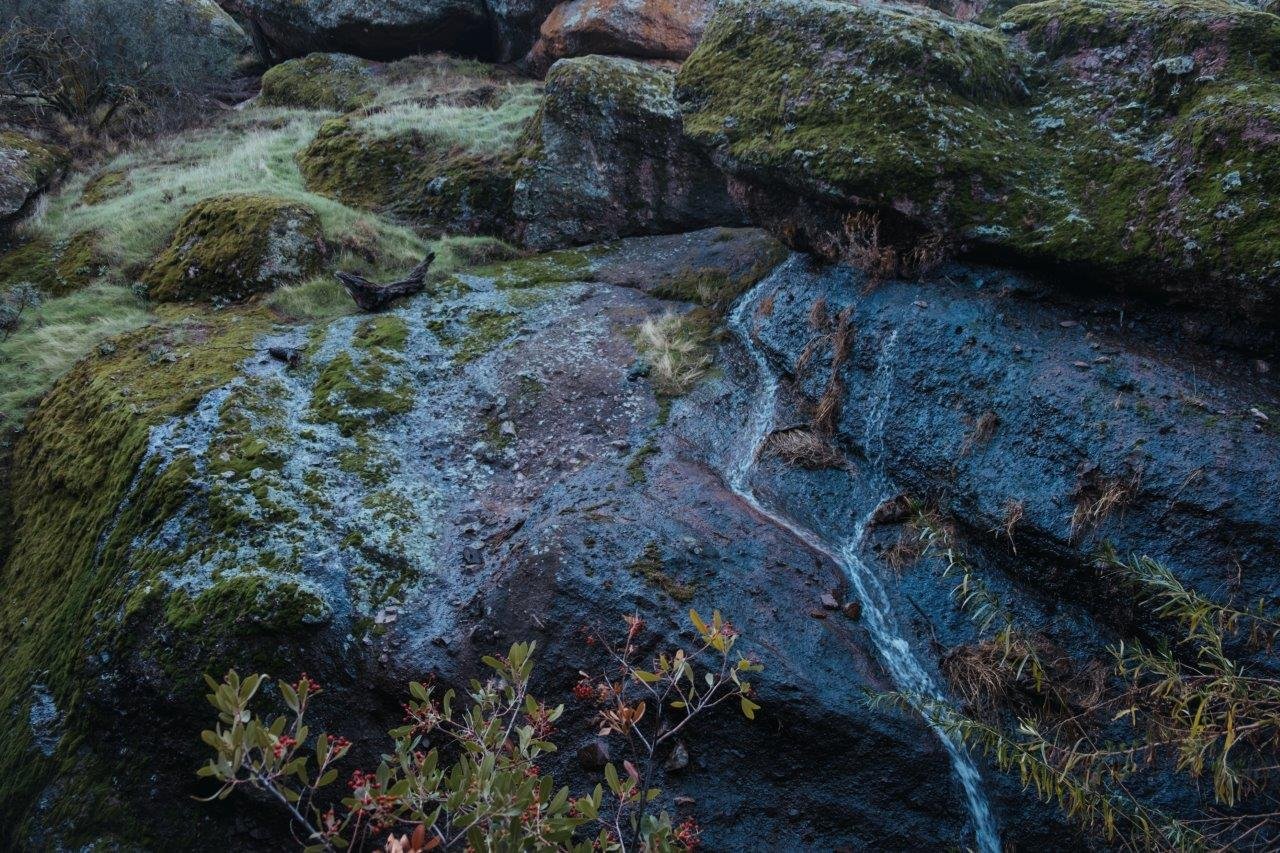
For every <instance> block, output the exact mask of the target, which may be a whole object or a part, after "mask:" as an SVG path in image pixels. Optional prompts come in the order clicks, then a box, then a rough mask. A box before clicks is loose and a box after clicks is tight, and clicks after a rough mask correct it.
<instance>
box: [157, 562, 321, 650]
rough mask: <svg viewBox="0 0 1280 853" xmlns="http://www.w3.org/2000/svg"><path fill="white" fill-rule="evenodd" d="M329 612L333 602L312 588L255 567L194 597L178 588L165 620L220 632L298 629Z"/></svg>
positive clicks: (197, 631) (222, 634) (201, 630)
mask: <svg viewBox="0 0 1280 853" xmlns="http://www.w3.org/2000/svg"><path fill="white" fill-rule="evenodd" d="M331 617H332V613H331V611H330V609H329V605H328V604H326V603H325V601H324V599H323V598H320V597H319V596H318V595H316V594H315V593H314V592H312V591H310V590H307V589H304V588H302V587H300V586H299V585H298V584H297V583H294V582H293V581H289V580H281V579H279V578H277V577H275V576H273V575H268V574H260V573H256V572H246V573H244V574H238V575H234V576H233V577H230V578H228V579H226V580H222V581H217V582H215V583H214V584H213V585H212V586H211V587H209V588H208V589H205V590H203V591H201V592H200V593H199V594H197V595H196V596H195V598H192V597H191V596H190V595H189V594H188V593H187V591H186V590H184V589H177V590H174V591H173V592H172V593H171V594H170V595H169V599H168V601H167V603H166V604H165V620H166V622H167V623H168V624H169V625H170V626H171V627H173V628H176V629H177V630H179V631H183V632H186V633H195V634H208V635H212V636H217V637H231V636H235V635H236V634H240V633H245V632H256V633H270V634H281V633H288V632H296V631H297V630H298V629H300V628H305V627H310V626H314V625H319V624H322V623H324V622H327V621H328V620H329V619H330V618H331Z"/></svg>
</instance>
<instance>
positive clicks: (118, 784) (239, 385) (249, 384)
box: [0, 231, 1032, 850]
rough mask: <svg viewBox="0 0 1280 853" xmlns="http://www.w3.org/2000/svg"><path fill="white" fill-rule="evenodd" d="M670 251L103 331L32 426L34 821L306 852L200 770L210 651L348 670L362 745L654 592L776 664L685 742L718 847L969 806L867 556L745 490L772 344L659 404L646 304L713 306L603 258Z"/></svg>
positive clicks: (346, 700)
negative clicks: (914, 697)
mask: <svg viewBox="0 0 1280 853" xmlns="http://www.w3.org/2000/svg"><path fill="white" fill-rule="evenodd" d="M724 236H725V235H722V234H720V233H719V232H714V231H712V232H707V233H706V234H705V235H702V238H701V239H703V240H708V241H711V242H713V243H714V242H724V239H723V238H724ZM729 236H730V237H731V238H736V237H735V235H729ZM646 246H647V247H648V248H646ZM667 248H669V246H668V245H667V244H666V243H665V242H662V241H649V242H648V243H646V244H642V245H639V246H634V245H632V246H617V247H608V248H602V249H596V250H593V251H590V252H585V251H581V250H574V251H566V252H562V253H558V254H557V255H554V256H551V257H545V258H535V259H525V260H520V261H516V262H514V263H512V264H508V265H505V266H502V267H496V268H491V269H486V270H480V271H474V272H472V273H467V274H459V275H458V276H457V277H456V278H455V279H453V280H449V281H443V282H440V283H439V287H438V288H436V291H435V292H434V293H429V294H424V295H423V296H421V297H419V298H417V299H415V300H413V301H411V302H409V303H408V304H406V305H404V306H402V307H401V308H398V309H395V310H393V311H392V312H390V313H389V314H385V315H382V316H380V317H378V318H373V319H369V318H365V317H349V318H344V319H341V320H338V321H336V322H334V323H332V324H329V325H327V326H322V327H317V328H314V329H293V330H285V331H281V330H279V329H276V330H274V331H269V332H268V333H267V334H265V335H264V334H263V333H264V331H267V330H270V329H271V321H270V318H269V317H264V316H262V315H261V314H259V313H255V312H253V311H250V310H246V309H243V308H232V309H229V310H228V311H224V312H211V316H210V317H209V318H207V319H203V320H202V319H200V318H199V317H193V318H191V319H190V320H188V321H187V322H188V323H190V324H192V328H181V329H174V328H158V329H157V328H153V329H148V330H145V331H142V332H138V333H136V334H135V335H133V336H131V337H129V338H126V339H124V340H122V341H120V342H119V346H117V347H116V348H115V349H114V351H112V352H109V353H104V354H101V355H98V356H95V357H94V358H91V359H89V360H87V361H86V362H83V363H82V364H81V365H80V366H79V367H78V368H77V369H76V372H75V374H74V375H73V376H71V377H68V379H66V380H65V381H64V382H62V383H61V384H60V385H59V387H58V388H57V389H56V390H55V391H54V392H53V393H52V394H51V395H50V397H49V398H48V399H47V400H46V401H45V403H44V404H43V405H42V406H41V407H40V410H39V411H38V412H37V413H36V414H35V416H34V418H33V419H32V422H31V425H30V428H29V429H28V431H27V433H26V434H25V435H24V437H23V439H22V443H21V446H20V447H19V449H18V452H17V454H16V465H15V476H14V482H15V490H14V494H15V513H16V517H17V518H18V519H19V521H20V525H19V527H18V530H19V536H18V538H17V540H16V541H15V544H14V548H13V551H12V556H11V557H10V560H9V562H8V563H7V565H6V566H5V567H4V570H3V580H4V583H5V589H6V596H5V598H4V601H3V604H0V606H2V607H3V608H4V609H3V611H0V613H2V615H3V619H2V621H0V629H2V630H3V634H2V635H0V636H2V637H3V639H4V641H5V644H6V648H8V649H9V653H8V654H7V655H6V665H5V666H4V667H3V668H0V689H2V690H3V693H0V700H2V701H3V703H4V704H3V707H4V713H5V715H6V719H11V720H13V721H14V729H15V730H14V732H13V733H12V736H11V737H9V738H6V739H5V742H4V744H3V745H2V748H0V761H2V762H3V765H0V766H2V767H3V768H4V769H5V770H6V771H7V772H5V773H3V774H0V780H4V781H0V796H2V797H3V805H4V808H5V813H6V814H7V815H8V816H9V817H10V819H9V820H7V821H6V825H5V830H6V832H8V833H11V835H9V836H7V837H6V838H5V841H7V842H10V843H12V842H15V841H16V842H17V843H18V844H19V845H20V846H26V847H32V848H46V847H49V846H56V844H63V845H68V846H70V845H73V844H74V845H87V844H90V843H91V842H95V841H96V842H98V843H99V844H106V845H108V846H109V843H110V842H112V841H119V840H127V841H129V842H131V843H135V844H139V845H142V846H146V845H147V842H148V839H169V838H174V837H179V835H180V836H181V837H184V838H187V839H189V845H190V846H191V847H192V848H193V849H197V850H203V849H210V850H212V849H226V848H227V847H228V846H231V847H234V848H236V849H279V846H280V844H281V843H282V839H284V838H287V834H286V831H285V825H284V822H282V821H280V820H279V818H277V819H276V821H275V822H274V824H272V823H262V822H263V821H264V813H263V812H262V811H261V810H260V807H259V806H257V805H255V801H254V800H252V799H250V798H237V799H236V800H234V801H233V802H232V803H230V804H229V805H230V806H231V808H224V809H218V808H214V807H210V806H207V805H204V804H199V803H196V802H195V801H194V800H193V798H192V797H191V796H190V795H192V794H197V793H201V792H202V791H204V789H203V788H201V787H200V784H199V782H198V781H197V779H196V777H195V775H194V772H193V770H194V769H195V767H196V766H197V764H198V763H199V759H200V756H201V755H202V753H203V752H204V751H205V749H204V747H203V745H202V744H201V743H200V740H199V738H198V736H197V732H198V731H199V729H200V728H201V725H202V723H205V722H206V720H207V718H208V712H209V709H208V708H207V706H206V705H205V702H204V699H203V694H204V693H205V692H206V690H205V687H204V684H203V682H202V680H201V678H200V673H201V672H203V671H207V670H208V671H215V672H221V671H222V670H223V669H225V668H226V667H228V666H238V667H239V668H240V670H241V671H245V670H248V669H258V670H264V669H270V670H273V671H275V672H278V673H280V674H282V675H292V674H293V673H294V672H296V671H297V670H298V669H305V670H306V671H307V672H309V673H311V674H312V675H313V676H314V677H316V678H317V679H319V680H320V681H321V682H322V683H323V684H324V685H325V693H324V694H323V696H322V697H321V698H320V701H318V702H316V703H315V706H314V707H315V710H314V712H312V713H314V714H315V718H314V719H315V725H324V726H326V727H327V728H330V729H331V730H337V731H340V732H341V733H343V734H346V735H348V736H351V737H353V738H355V739H357V740H358V741H359V740H363V739H366V738H368V739H372V738H374V737H375V736H376V735H377V733H379V732H381V731H383V730H385V729H386V728H388V727H390V726H393V725H398V724H399V722H400V720H401V714H402V712H401V710H400V707H399V704H398V702H399V700H400V698H401V696H402V695H403V691H404V689H405V683H406V682H407V681H408V680H409V679H422V678H425V677H427V676H428V675H431V676H432V677H434V678H436V679H437V680H438V681H439V682H440V683H442V684H465V683H466V679H467V678H469V677H471V676H474V675H476V674H477V673H478V671H479V667H480V662H479V658H480V656H481V655H484V654H488V653H490V652H492V651H493V650H494V649H495V648H501V647H503V646H504V645H506V644H509V643H510V642H511V641H513V640H517V639H532V640H537V641H538V644H539V658H538V660H539V666H538V684H539V690H540V691H541V692H542V693H543V694H544V695H545V696H546V697H547V698H548V699H549V700H554V701H560V698H561V697H562V696H565V695H566V694H568V692H569V691H570V690H571V689H572V686H573V684H574V683H575V682H576V681H577V678H578V676H577V672H578V670H579V669H581V668H582V667H583V666H584V665H590V664H591V663H592V662H593V661H594V660H596V658H595V657H594V655H595V654H596V651H594V650H593V649H592V648H591V647H590V646H589V645H587V644H585V643H584V642H583V640H582V635H581V628H582V626H584V625H587V626H601V627H602V628H603V629H604V630H608V629H609V626H612V625H615V624H621V622H620V620H621V619H622V617H623V616H624V615H625V614H631V613H636V614H638V615H640V616H641V617H643V618H644V620H645V621H646V622H647V623H648V625H649V626H650V630H652V631H653V632H655V633H656V634H657V635H658V637H659V640H660V642H662V643H664V644H666V643H670V642H674V641H675V639H676V638H677V637H678V636H679V631H680V630H681V629H680V627H679V626H680V624H681V623H682V622H683V616H682V614H683V613H684V612H685V611H686V610H687V608H688V607H689V606H694V607H697V608H699V609H700V610H703V611H706V610H710V609H711V608H713V607H718V608H720V609H722V610H723V611H724V612H725V613H726V614H729V615H731V616H732V617H733V618H734V620H735V624H736V625H737V626H738V627H739V628H740V629H741V631H742V632H743V635H744V638H747V640H746V641H747V642H748V643H749V649H748V650H749V651H752V652H754V653H755V654H757V655H758V656H759V657H760V658H761V659H762V660H763V661H764V663H765V665H766V670H765V672H764V673H763V677H762V678H761V679H760V680H759V684H758V689H759V698H758V701H759V703H760V704H761V705H762V706H763V708H762V710H761V711H760V712H759V713H758V714H757V720H756V721H755V722H754V723H748V722H746V721H744V720H741V719H738V718H735V717H733V716H731V715H728V714H726V715H724V716H717V717H715V718H714V719H712V720H710V721H709V724H708V725H705V726H700V727H698V728H697V729H696V730H694V731H693V732H692V733H691V735H690V738H689V740H688V752H689V754H690V760H689V761H688V762H687V767H682V766H681V764H683V763H684V762H680V763H675V762H673V763H672V764H671V765H670V767H669V768H663V769H660V771H659V775H660V776H661V777H662V778H661V779H660V780H659V783H660V785H661V787H663V788H664V791H665V793H664V800H663V804H664V807H667V808H675V809H678V810H679V813H680V814H681V815H682V816H683V815H684V814H688V813H690V812H691V813H692V814H694V815H696V817H697V819H698V820H699V822H700V823H701V824H702V826H703V828H704V833H705V834H704V840H705V842H706V843H707V845H708V846H709V847H711V848H713V849H757V848H760V847H767V848H770V849H817V848H822V849H830V848H835V847H841V846H845V845H851V846H853V847H855V848H858V847H865V846H875V847H877V848H878V849H891V850H913V849H919V848H920V847H921V846H925V847H941V846H945V845H946V844H948V843H950V842H952V841H955V840H956V839H960V838H964V837H967V836H968V835H969V831H968V829H967V826H966V825H967V823H968V814H967V811H966V809H965V807H964V804H963V798H962V795H961V792H960V786H959V784H957V782H956V780H955V778H954V777H953V776H952V774H951V771H950V766H949V762H948V759H947V755H946V752H945V750H943V749H942V747H941V745H940V744H939V742H938V741H937V740H936V739H935V738H934V737H933V736H932V735H931V734H930V733H929V732H928V730H927V729H925V728H924V727H923V726H922V725H921V724H919V723H918V722H915V721H913V720H911V719H908V718H906V717H903V716H901V715H897V714H894V713H887V712H883V711H878V710H873V709H870V708H868V707H867V705H866V704H865V703H864V701H863V694H862V691H863V689H864V688H866V689H871V690H877V689H883V688H884V687H886V686H887V685H888V684H889V683H890V682H889V680H888V676H887V675H886V670H885V669H884V668H883V667H882V665H881V663H879V662H878V661H877V659H876V656H875V654H874V652H873V651H872V644H871V642H870V641H869V639H868V632H867V629H866V627H865V625H864V624H862V623H859V622H858V621H856V620H854V619H850V618H846V617H845V616H843V615H840V614H838V613H834V612H828V611H826V610H824V609H823V596H824V594H826V595H831V594H838V595H841V596H844V595H846V594H849V593H848V591H847V586H848V580H847V579H846V578H845V577H844V575H843V574H842V573H841V571H840V570H839V569H838V567H837V566H835V565H834V564H833V563H832V562H831V560H830V559H829V558H828V557H826V556H825V555H824V554H823V553H822V552H820V551H815V550H813V549H812V548H811V547H810V546H809V545H808V544H806V543H805V542H804V541H802V540H800V539H798V538H797V537H796V536H795V535H793V533H792V532H791V531H789V530H788V529H786V528H785V527H783V526H780V525H777V524H771V523H769V522H768V521H767V520H765V519H764V518H762V516H761V515H760V514H759V513H757V512H756V511H755V510H753V509H752V508H751V507H750V506H749V505H748V504H747V503H745V502H744V501H743V500H742V499H741V498H740V497H739V496H738V495H736V494H735V493H734V492H732V491H731V490H730V489H729V488H728V487H727V486H726V480H725V478H724V477H723V476H722V475H721V472H722V471H723V469H724V466H725V464H726V459H725V455H726V453H727V454H729V455H732V453H733V450H732V449H733V447H734V446H735V443H736V442H737V441H738V439H739V438H740V436H739V432H740V430H741V428H742V425H743V424H744V423H749V422H754V421H755V418H754V416H753V412H754V407H755V406H756V403H757V400H756V398H755V396H754V395H753V394H752V393H749V391H748V389H749V388H750V383H747V384H742V383H741V381H740V380H741V379H742V378H743V375H742V373H741V371H740V370H739V369H738V368H737V367H734V365H735V364H737V365H738V367H741V362H740V360H737V359H735V357H734V356H733V353H732V351H730V350H726V351H725V352H724V354H723V355H724V361H725V363H726V367H728V368H730V369H732V370H733V371H734V372H733V375H732V376H731V377H730V376H725V375H723V374H720V373H718V372H716V371H711V372H708V374H707V377H706V380H705V382H704V383H703V384H702V385H701V386H699V387H698V388H697V390H696V391H695V392H694V393H693V394H692V395H690V396H689V397H686V398H683V399H676V400H672V399H667V400H665V401H664V400H660V399H659V398H658V396H657V395H656V394H655V387H656V386H655V383H654V382H652V381H650V380H649V379H646V378H645V377H644V376H643V375H641V374H640V373H638V372H637V371H636V369H635V364H636V362H637V358H638V355H639V353H638V352H637V349H636V335H635V329H636V327H637V326H638V325H639V324H641V323H643V322H644V321H645V320H650V319H654V318H658V317H661V316H663V315H664V314H666V313H667V312H676V313H678V314H681V315H684V314H686V312H688V311H690V306H688V304H687V303H680V302H670V301H665V300H662V299H659V298H655V297H653V296H650V295H647V294H644V293H642V292H640V291H639V290H635V289H632V288H624V287H617V286H613V285H602V284H596V283H593V282H591V281H590V279H592V278H594V277H595V273H594V272H593V270H595V269H602V268H605V267H609V266H611V265H613V266H617V265H622V264H625V265H629V266H631V268H632V270H633V273H634V274H635V275H636V276H637V277H641V278H649V277H657V276H659V275H660V274H662V273H663V272H664V271H665V270H666V269H667V265H668V261H667V253H666V249H667ZM615 254H616V255H619V256H620V257H618V258H612V259H611V256H612V255H615ZM681 254H682V255H683V256H685V257H692V256H693V253H691V252H687V251H685V252H681ZM621 256H625V259H624V258H623V257H621ZM555 270H559V271H560V273H559V274H556V273H554V272H553V271H555ZM646 271H647V272H648V273H649V274H648V275H646V274H645V273H646ZM741 284H747V282H742V283H741ZM733 286H734V287H738V286H740V284H734V285H733ZM694 310H695V312H696V313H697V315H698V316H702V314H704V313H705V311H704V309H694ZM698 322H700V323H701V322H705V320H699V321H698ZM704 344H705V345H706V346H708V347H709V351H714V349H715V347H714V341H713V340H712V339H710V338H708V339H707V340H706V341H705V342H704ZM272 347H277V348H283V349H295V350H297V351H298V353H299V357H298V358H297V359H295V360H294V366H292V367H290V366H289V365H288V364H286V363H284V362H281V361H276V360H273V359H271V358H269V357H268V355H267V352H268V350H269V348H272ZM157 353H159V355H157ZM166 353H171V354H172V356H173V357H172V358H164V357H160V356H163V355H165V354H166ZM51 586H52V587H56V588H57V589H58V590H59V594H58V595H56V596H55V595H49V594H48V590H49V589H50V588H51ZM815 611H816V612H817V613H818V615H819V616H820V617H823V618H815V616H814V615H813V614H814V612H815ZM568 709H569V711H568V714H567V716H566V718H565V719H564V720H562V721H561V722H560V724H559V725H558V728H559V730H560V732H561V734H560V738H559V740H560V743H561V746H562V749H561V751H560V752H559V753H558V754H557V756H553V757H552V758H551V759H549V760H548V761H547V762H546V763H545V765H544V770H546V771H547V772H552V771H554V772H555V773H556V774H557V776H558V777H559V778H565V779H566V780H567V781H568V782H570V783H571V784H573V786H574V787H575V789H581V788H583V787H584V786H588V785H590V786H594V784H595V781H596V780H595V775H594V774H591V773H584V772H583V771H581V770H579V769H576V762H575V761H574V760H573V758H572V757H573V756H574V755H575V753H577V751H578V749H579V748H580V747H581V746H583V745H586V744H589V743H590V742H591V741H592V740H593V739H594V736H595V732H596V729H595V726H594V725H593V723H594V719H593V717H594V711H593V710H592V709H591V708H590V707H589V706H586V705H583V704H582V703H578V702H574V701H572V700H570V701H569V702H568ZM371 742H373V743H379V742H380V741H377V740H373V741H371ZM375 760H376V759H375ZM352 766H355V765H354V762H353V763H352ZM19 768H21V769H22V772H21V773H19V772H18V769H19ZM346 769H350V768H346ZM993 787H999V783H998V781H997V782H993ZM1015 787H1016V785H1011V786H1007V788H1006V790H1012V789H1013V788H1015ZM677 797H678V798H680V799H679V801H678V802H679V804H678V805H677V801H676V799H675V798H677ZM144 803H145V804H147V805H148V806H149V807H147V808H142V807H140V806H141V805H142V804H144ZM1017 808H1021V807H1017ZM1020 813H1021V812H1018V811H1016V810H1015V811H1013V812H1010V813H1008V816H1009V817H1011V818H1012V817H1013V816H1014V815H1016V814H1020ZM255 824H261V825H262V826H263V827H265V829H266V830H267V831H266V834H262V831H261V830H255V827H254V825H255ZM1009 825H1010V830H1009V833H1010V838H1011V840H1017V839H1019V838H1024V837H1025V832H1024V830H1023V829H1021V828H1019V827H1020V824H1019V823H1018V822H1017V821H1016V820H1012V819H1011V820H1010V822H1009ZM1027 825H1032V822H1028V824H1027ZM272 826H274V827H276V828H277V831H275V832H272V831H271V830H270V827H272ZM255 833H256V834H255Z"/></svg>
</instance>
